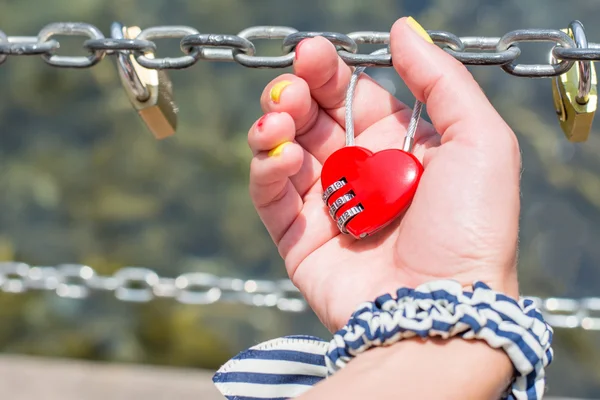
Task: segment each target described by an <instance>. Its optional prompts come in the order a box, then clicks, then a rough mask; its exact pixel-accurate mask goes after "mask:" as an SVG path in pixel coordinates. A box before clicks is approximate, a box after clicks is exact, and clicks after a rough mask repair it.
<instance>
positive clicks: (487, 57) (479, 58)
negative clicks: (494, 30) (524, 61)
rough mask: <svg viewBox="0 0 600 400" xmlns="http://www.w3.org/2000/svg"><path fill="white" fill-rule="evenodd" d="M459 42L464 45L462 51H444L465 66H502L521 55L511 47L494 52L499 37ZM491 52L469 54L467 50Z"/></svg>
mask: <svg viewBox="0 0 600 400" xmlns="http://www.w3.org/2000/svg"><path fill="white" fill-rule="evenodd" d="M460 41H461V42H462V43H463V45H464V49H463V51H455V50H452V49H447V48H446V49H444V50H445V51H446V52H447V53H448V54H450V55H451V56H452V57H454V58H456V59H457V60H458V61H460V62H461V63H463V64H465V65H502V64H506V63H509V62H512V61H515V60H516V59H517V58H518V57H519V56H520V55H521V49H520V48H519V47H518V46H511V47H509V48H508V49H506V50H504V51H496V47H497V46H498V42H499V41H500V38H499V37H472V36H467V37H461V38H460ZM470 49H475V50H483V51H486V50H487V51H491V53H482V52H470V51H468V50H470Z"/></svg>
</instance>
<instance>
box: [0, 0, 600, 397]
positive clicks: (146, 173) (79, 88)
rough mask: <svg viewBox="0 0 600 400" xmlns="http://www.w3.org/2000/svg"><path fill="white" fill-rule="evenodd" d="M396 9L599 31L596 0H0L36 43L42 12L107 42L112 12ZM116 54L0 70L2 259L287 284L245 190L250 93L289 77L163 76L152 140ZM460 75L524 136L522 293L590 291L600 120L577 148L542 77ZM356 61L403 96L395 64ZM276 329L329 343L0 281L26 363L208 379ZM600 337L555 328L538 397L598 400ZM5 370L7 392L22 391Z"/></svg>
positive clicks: (424, 17) (328, 15)
mask: <svg viewBox="0 0 600 400" xmlns="http://www.w3.org/2000/svg"><path fill="white" fill-rule="evenodd" d="M405 15H412V16H414V17H415V18H416V19H417V20H418V21H419V22H420V23H421V24H422V25H423V26H424V27H425V28H426V29H435V30H446V31H450V32H453V33H455V34H456V35H458V36H502V35H503V34H504V33H506V32H508V31H510V30H514V29H520V28H557V29H560V28H566V27H567V25H568V24H569V22H570V21H571V20H573V19H579V20H581V21H582V22H583V24H584V25H585V27H586V32H587V35H588V38H589V40H590V41H592V42H600V24H599V23H598V21H600V2H598V1H597V0H578V1H571V2H563V1H549V0H535V1H534V0H530V1H527V2H524V1H520V0H505V1H502V2H497V1H493V0H485V1H483V0H477V1H473V0H453V1H451V2H450V1H442V0H430V1H400V0H373V1H359V0H343V1H342V0H330V1H319V0H304V1H302V2H301V1H281V0H260V1H259V0H256V1H242V0H219V1H214V0H195V1H188V0H169V1H166V0H143V1H142V0H78V1H71V0H45V1H41V0H37V1H36V0H18V1H17V0H1V1H0V30H2V31H4V32H5V33H6V34H7V35H9V36H36V35H37V33H38V31H39V30H40V29H41V28H42V27H43V26H45V25H46V24H48V23H51V22H67V21H80V22H87V23H90V24H93V25H95V26H97V27H99V28H100V29H101V30H102V32H103V33H104V35H105V36H109V35H110V24H111V23H112V22H113V21H119V22H122V23H123V24H125V25H130V26H131V25H137V26H140V27H141V28H142V29H143V28H146V27H149V26H156V25H188V26H192V27H195V28H196V29H198V30H199V31H200V32H203V33H208V32H210V33H229V34H235V33H237V32H239V31H241V30H242V29H245V28H246V27H249V26H254V25H283V26H291V27H294V28H296V29H298V30H304V31H311V30H317V31H319V30H320V31H337V32H343V33H347V32H352V31H361V30H376V31H389V28H390V27H391V25H392V23H393V22H394V21H395V20H396V19H397V18H399V17H401V16H405ZM57 39H58V40H60V42H61V45H62V46H61V50H59V54H62V55H66V54H68V55H85V54H86V53H85V51H84V50H82V48H81V44H82V42H83V40H85V39H84V38H79V37H78V38H73V37H62V36H61V37H57ZM157 45H158V47H159V51H158V54H157V56H159V57H164V56H178V55H180V53H179V45H178V40H162V41H157ZM279 46H280V42H279V41H272V42H269V43H267V44H265V45H264V46H262V44H261V43H258V52H259V53H260V54H264V55H277V54H280V53H279V52H280V49H279ZM521 48H522V50H523V54H522V56H521V58H520V59H519V61H520V62H527V63H545V62H547V57H548V51H549V50H550V45H548V44H539V43H538V44H525V45H521ZM114 61H115V60H114V57H110V56H107V57H106V58H105V59H104V60H103V61H102V62H101V63H100V64H99V65H97V66H95V67H93V68H89V69H83V70H75V69H59V68H53V67H50V66H48V65H46V64H45V63H44V62H43V61H42V60H41V59H40V58H39V57H10V58H9V60H8V61H7V62H5V63H4V64H2V65H0V261H3V260H6V261H8V260H18V261H22V262H26V263H29V264H32V265H56V264H61V263H82V264H87V265H90V266H92V267H93V268H94V269H95V270H96V271H97V272H98V273H100V274H103V275H110V274H112V273H113V272H114V271H116V270H117V269H119V268H121V267H124V266H131V265H133V266H144V267H148V268H151V269H153V270H155V271H156V272H157V273H158V274H159V275H160V276H167V277H174V276H176V275H178V274H180V273H183V272H193V271H201V272H208V273H212V274H216V275H219V276H235V277H240V278H243V279H249V278H256V279H280V278H286V275H285V271H284V268H283V264H282V261H281V260H280V258H279V256H278V254H277V251H276V249H275V247H274V246H273V244H272V242H271V241H270V239H269V237H268V235H267V233H266V231H265V229H264V228H263V226H262V225H261V222H260V220H259V219H258V217H257V215H256V213H255V211H254V209H253V207H252V204H251V202H250V199H249V197H248V195H247V179H248V166H249V161H250V157H251V153H250V151H249V150H248V149H247V145H246V133H247V129H248V127H249V126H250V125H251V124H252V123H253V121H254V120H255V119H256V118H257V117H258V116H259V115H260V107H259V103H258V98H259V96H260V93H261V91H262V88H263V87H264V86H265V85H266V84H267V83H268V82H269V81H270V80H271V79H273V78H274V77H275V76H277V74H279V73H283V72H287V71H283V70H279V71H277V70H252V69H246V68H244V67H242V66H240V65H237V64H234V63H215V62H202V61H200V62H198V63H197V64H196V65H195V66H194V67H192V68H189V69H185V70H181V71H170V76H171V79H172V80H173V85H174V94H175V99H176V101H177V103H178V105H179V109H180V113H179V128H178V132H177V134H176V135H175V136H174V137H173V138H170V139H167V140H164V141H156V140H155V139H154V138H153V137H152V135H151V134H150V132H148V131H147V130H146V127H145V126H144V125H143V123H142V121H141V119H140V118H139V117H138V116H137V114H136V113H135V111H134V110H133V108H132V107H131V105H130V103H129V102H128V99H127V97H126V95H125V93H124V91H123V88H122V87H121V85H120V81H119V78H118V75H117V72H116V68H115V63H114ZM471 70H472V71H473V73H474V75H475V77H476V79H477V81H478V82H479V83H480V85H481V86H482V88H483V89H484V90H485V92H486V93H487V94H488V96H489V97H490V99H491V101H492V102H493V104H494V105H495V106H496V107H497V109H498V110H499V111H500V113H501V114H502V115H503V116H504V118H505V119H506V120H507V121H508V123H509V124H510V125H511V126H512V127H513V128H514V129H515V131H516V132H517V135H518V137H519V140H520V143H521V148H522V152H523V160H524V170H523V177H522V182H523V189H522V191H523V195H522V198H523V207H522V228H521V229H522V231H521V251H520V277H521V282H522V291H523V293H524V294H527V295H535V296H541V297H548V296H565V297H576V298H580V297H584V296H600V246H598V243H600V156H599V154H600V130H599V129H598V128H600V122H598V121H597V123H596V127H595V128H594V130H593V132H592V134H591V137H590V139H589V141H588V142H587V143H584V144H571V143H569V142H567V141H566V140H565V139H564V136H563V133H562V131H561V130H560V127H559V125H558V121H557V119H556V116H555V113H554V109H553V103H552V92H551V80H549V79H528V78H518V77H513V76H510V75H508V74H506V73H505V72H503V71H502V70H501V69H500V68H498V67H472V68H471ZM368 72H369V73H370V74H371V75H372V76H373V77H375V78H376V79H377V80H379V81H380V82H381V83H382V84H383V85H384V86H385V87H386V88H389V89H390V90H391V91H393V92H394V93H395V95H396V96H397V97H399V98H400V99H402V100H403V101H406V102H409V103H412V102H413V98H412V97H411V96H410V94H409V93H408V92H407V90H406V89H405V87H404V86H403V84H402V82H401V81H400V80H399V79H398V78H397V77H396V75H395V73H394V72H393V70H391V69H373V68H372V69H370V70H369V71H368ZM465 112H469V110H465ZM286 334H313V335H320V336H322V337H327V332H326V331H325V330H324V329H323V328H322V327H321V325H320V323H319V322H318V320H317V319H316V317H315V316H314V315H313V314H312V313H310V312H305V313H301V314H292V313H284V312H281V311H278V310H277V309H272V308H256V307H249V306H244V305H239V304H214V305H210V306H191V305H184V304H179V303H177V302H175V301H173V300H164V299H158V300H154V301H151V302H149V303H146V304H132V303H126V302H121V301H118V300H116V299H115V298H114V296H111V295H110V294H104V295H96V294H95V295H92V296H90V297H88V298H86V299H81V300H72V299H64V298H61V297H59V296H56V295H55V294H52V293H40V292H31V293H26V294H7V293H0V351H1V352H2V353H4V357H3V356H2V355H0V361H1V360H4V361H3V362H4V365H5V367H6V370H10V369H11V366H12V365H21V364H19V363H18V362H17V361H10V360H17V359H18V358H17V359H14V358H12V357H15V356H18V355H28V356H41V357H44V360H45V361H44V362H46V361H48V360H55V359H63V360H64V359H71V360H73V359H74V360H92V361H100V362H108V363H115V365H116V366H123V365H140V364H145V365H151V366H163V367H164V366H169V367H185V368H193V369H195V370H197V371H198V375H194V376H197V377H202V378H198V379H205V380H206V379H207V377H208V376H209V374H208V375H207V374H203V373H202V372H201V371H200V370H207V371H208V372H211V371H214V370H215V369H216V368H218V367H219V366H220V365H221V364H222V363H224V362H225V361H226V360H227V359H228V358H229V357H231V356H233V355H235V354H236V353H237V352H239V351H241V350H243V349H245V348H247V347H249V346H251V345H254V344H256V343H258V342H261V341H264V340H268V339H270V338H274V337H277V336H281V335H286ZM599 346H600V332H592V331H583V330H579V329H568V330H566V329H562V330H557V331H556V335H555V362H554V364H553V365H552V366H551V367H550V368H549V370H548V374H549V378H548V387H549V392H548V393H549V395H552V396H565V397H566V396H571V397H580V398H600V363H598V362H597V361H598V357H599V356H600V347H599ZM46 358H47V360H46ZM7 360H8V361H7ZM69 362H72V361H69ZM26 365H29V364H26ZM41 365H46V364H41ZM50 365H52V364H50ZM0 366H1V362H0ZM27 368H29V367H27ZM31 368H33V366H32V367H31ZM44 370H46V371H50V368H46V367H44V368H42V369H41V371H44ZM91 373H92V374H93V371H92V372H91ZM6 376H7V375H5V377H6ZM169 379H171V378H169ZM0 382H1V386H3V388H2V389H4V388H5V387H6V388H10V387H11V385H17V381H16V380H14V379H5V380H4V381H2V379H1V378H0ZM19 385H20V384H19ZM56 390H58V389H56ZM81 390H82V392H81V397H80V398H92V395H91V392H89V391H90V390H92V389H91V386H90V387H88V388H87V389H83V388H82V389H81ZM85 390H88V392H85ZM98 390H100V389H98ZM44 393H45V396H50V397H44V396H42V397H37V398H55V397H52V395H56V396H59V395H60V393H53V392H52V389H51V387H47V388H46V391H45V392H44ZM190 396H191V394H190ZM11 398H17V397H11ZM56 398H60V397H56ZM74 398H75V397H74ZM113 398H116V397H113ZM119 398H120V397H119ZM123 398H128V397H123ZM157 398H158V397H157ZM161 398H162V397H161ZM165 398H166V397H165ZM169 398H170V397H169ZM179 398H191V397H186V395H183V394H181V395H180V397H179ZM200 398H206V397H202V396H200Z"/></svg>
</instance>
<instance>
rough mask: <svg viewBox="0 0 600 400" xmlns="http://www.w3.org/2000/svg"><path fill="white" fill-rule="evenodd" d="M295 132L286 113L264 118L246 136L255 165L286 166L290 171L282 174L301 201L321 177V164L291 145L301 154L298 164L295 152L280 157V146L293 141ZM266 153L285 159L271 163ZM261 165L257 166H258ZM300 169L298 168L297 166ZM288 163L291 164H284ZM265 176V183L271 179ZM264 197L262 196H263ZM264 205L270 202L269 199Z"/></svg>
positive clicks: (269, 115) (267, 175)
mask: <svg viewBox="0 0 600 400" xmlns="http://www.w3.org/2000/svg"><path fill="white" fill-rule="evenodd" d="M295 134H296V128H295V124H294V120H293V119H292V117H291V116H290V115H289V114H287V113H275V112H274V113H268V114H265V115H263V116H262V117H261V118H260V119H259V120H258V121H257V122H256V123H255V124H254V126H252V128H250V131H249V132H248V144H249V146H250V149H251V150H252V153H253V154H254V155H255V159H256V161H255V163H258V164H259V165H260V166H262V165H267V166H269V167H271V166H275V165H277V166H281V167H283V166H288V167H289V168H290V169H288V170H285V172H286V173H287V175H286V176H285V177H286V178H289V179H290V180H291V182H292V184H293V186H294V187H295V189H296V191H297V192H298V194H299V195H300V196H301V197H303V196H304V195H305V194H306V193H307V192H308V191H309V190H310V188H311V187H313V186H314V185H315V184H316V183H317V181H318V180H319V176H320V175H321V164H320V163H319V162H318V161H317V160H316V159H315V157H313V156H312V155H311V154H310V153H308V152H307V151H306V150H305V149H303V148H302V147H300V146H298V143H295V144H294V147H300V149H301V150H302V154H301V155H300V161H299V160H298V159H295V158H294V157H295V155H296V153H295V151H294V152H293V153H291V154H288V153H287V152H288V151H292V150H289V149H287V147H286V153H285V154H279V150H282V149H283V148H282V147H278V146H280V145H282V144H285V143H288V142H294V141H295ZM269 152H274V153H277V154H275V155H279V156H280V157H278V158H277V157H276V159H277V160H279V159H284V160H283V161H278V162H274V161H270V157H267V156H268V154H269ZM259 161H260V162H259ZM298 162H300V167H299V168H298V164H296V163H298ZM287 163H290V164H287ZM265 173H266V176H265V178H264V179H269V178H270V177H271V176H270V175H269V174H268V171H266V172H265ZM263 196H265V195H264V194H263ZM266 201H267V202H268V201H270V200H269V199H268V197H267V198H266Z"/></svg>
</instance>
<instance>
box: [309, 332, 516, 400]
mask: <svg viewBox="0 0 600 400" xmlns="http://www.w3.org/2000/svg"><path fill="white" fill-rule="evenodd" d="M512 376H513V367H512V364H511V361H510V359H509V358H508V356H507V355H506V354H505V353H504V352H503V351H502V350H496V349H493V348H491V347H489V346H488V345H487V344H486V343H483V342H480V341H466V340H462V339H460V338H455V339H450V340H440V339H434V338H428V339H420V338H413V339H407V340H403V341H401V342H398V343H395V344H394V345H391V346H388V347H377V348H373V349H371V350H369V351H367V352H365V353H363V354H361V355H359V356H357V357H356V359H355V360H353V361H352V362H351V363H349V364H348V365H347V366H346V367H345V368H344V369H342V370H341V371H339V372H338V373H336V374H334V375H333V376H332V377H330V378H329V379H327V380H325V381H323V382H322V383H321V384H319V385H317V386H316V387H315V388H314V389H313V390H311V391H309V392H308V393H306V395H305V397H301V399H304V400H310V399H321V398H335V397H336V394H339V388H340V387H352V397H350V398H356V399H364V398H371V397H373V394H374V393H373V389H374V388H377V389H376V390H377V393H376V394H377V396H376V397H377V399H397V398H420V399H461V400H463V399H478V400H480V399H495V400H497V399H499V398H500V397H501V396H502V394H503V393H504V392H505V391H506V389H507V388H508V387H509V386H510V384H511V381H512ZM403 377H410V378H407V379H404V378H403Z"/></svg>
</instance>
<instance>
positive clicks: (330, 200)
mask: <svg viewBox="0 0 600 400" xmlns="http://www.w3.org/2000/svg"><path fill="white" fill-rule="evenodd" d="M422 174H423V166H422V165H421V163H420V162H419V160H417V158H416V157H415V156H414V155H412V154H411V153H408V152H405V151H402V150H398V149H388V150H383V151H380V152H377V153H373V152H371V151H369V150H367V149H365V148H363V147H357V146H350V147H343V148H341V149H340V150H338V151H336V152H335V153H333V154H332V155H331V156H330V157H329V158H328V159H327V161H326V162H325V164H324V165H323V170H322V172H321V185H322V187H323V200H324V201H325V203H326V204H327V207H328V209H329V214H330V216H331V217H332V218H333V219H334V220H335V221H337V222H338V228H339V229H340V231H342V232H343V233H350V234H351V235H352V236H354V237H355V238H357V239H358V238H364V237H366V236H368V235H372V234H373V233H375V232H377V231H379V230H380V229H382V228H384V227H385V226H387V225H388V224H389V223H390V222H392V221H393V220H394V219H395V218H397V217H398V216H399V215H400V214H402V213H403V212H404V211H406V209H407V208H408V206H409V205H410V202H411V201H412V199H413V197H414V195H415V192H416V190H417V186H418V184H419V180H420V179H421V175H422Z"/></svg>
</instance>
